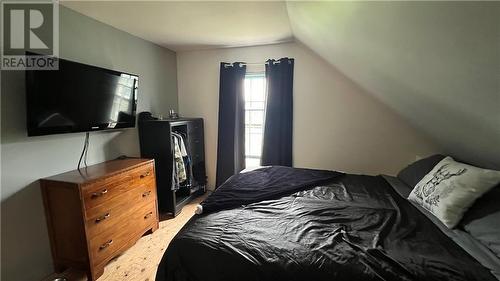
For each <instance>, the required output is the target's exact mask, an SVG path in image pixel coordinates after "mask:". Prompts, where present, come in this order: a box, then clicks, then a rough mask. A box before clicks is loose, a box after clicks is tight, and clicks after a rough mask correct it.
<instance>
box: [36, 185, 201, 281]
mask: <svg viewBox="0 0 500 281" xmlns="http://www.w3.org/2000/svg"><path fill="white" fill-rule="evenodd" d="M206 196H207V195H206V194H205V195H203V196H200V197H198V198H197V199H195V200H194V201H193V202H191V203H189V204H187V205H186V206H184V208H183V209H182V212H181V213H180V214H179V215H178V216H177V217H175V218H173V219H166V220H163V221H160V228H159V229H158V230H157V231H155V232H154V233H153V234H148V235H145V236H143V237H142V238H141V239H139V241H137V243H136V244H135V245H134V246H132V247H131V248H130V249H128V250H127V251H126V252H125V253H123V254H122V255H121V256H119V257H117V258H115V259H113V260H111V261H110V262H109V263H108V265H106V267H105V268H104V274H103V275H102V276H101V277H100V278H99V279H97V281H118V280H119V281H154V280H155V275H156V269H157V268H158V264H159V263H160V260H161V258H162V256H163V253H164V252H165V250H166V249H167V246H168V244H169V243H170V241H171V240H172V238H174V236H175V235H176V234H177V232H178V231H179V230H180V229H181V228H182V227H183V226H184V224H186V222H187V221H188V220H189V219H190V218H191V217H192V216H193V215H194V210H195V208H196V205H197V204H198V203H199V202H201V201H203V199H205V197H206ZM160 217H161V215H160ZM160 219H161V218H160ZM57 277H66V278H67V279H68V280H69V281H85V280H87V278H86V276H85V274H84V273H83V272H78V271H73V270H68V271H66V272H64V273H62V274H52V275H50V276H48V277H47V278H45V279H43V281H53V280H54V279H55V278H57Z"/></svg>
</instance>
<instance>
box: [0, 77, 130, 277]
mask: <svg viewBox="0 0 500 281" xmlns="http://www.w3.org/2000/svg"><path fill="white" fill-rule="evenodd" d="M1 75H2V82H3V83H2V85H1V93H2V96H1V116H2V119H1V121H2V124H1V143H2V147H1V149H2V159H1V161H2V162H1V169H2V179H1V195H2V196H1V198H2V199H1V200H2V201H1V229H2V233H1V265H2V271H1V280H9V281H25V280H40V279H41V278H43V277H44V276H47V275H48V274H50V273H51V272H52V270H53V267H52V258H51V252H50V243H49V238H48V231H47V224H46V219H45V213H44V207H43V201H42V196H41V190H40V184H39V181H38V179H39V178H43V177H48V176H52V175H54V174H58V173H62V172H65V171H69V170H73V169H75V168H76V164H77V161H78V158H79V156H80V153H81V149H82V147H83V140H84V134H83V133H75V134H62V135H48V136H39V137H27V132H26V105H25V104H26V102H25V94H24V93H25V85H24V83H25V75H24V72H23V71H2V73H1ZM137 140H138V137H137V130H136V129H126V130H120V131H106V132H95V133H91V139H90V150H89V154H88V157H89V158H88V160H89V164H91V163H97V162H102V161H105V160H109V159H114V158H116V157H118V156H120V155H123V154H126V155H139V148H138V141H137Z"/></svg>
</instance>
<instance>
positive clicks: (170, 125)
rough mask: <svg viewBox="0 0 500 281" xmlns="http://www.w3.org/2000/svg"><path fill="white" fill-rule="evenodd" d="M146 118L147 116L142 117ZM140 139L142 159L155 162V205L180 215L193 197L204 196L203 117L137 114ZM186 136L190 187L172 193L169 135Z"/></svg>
mask: <svg viewBox="0 0 500 281" xmlns="http://www.w3.org/2000/svg"><path fill="white" fill-rule="evenodd" d="M144 116H146V117H144ZM138 123H139V140H140V147H141V157H143V158H153V159H154V160H155V172H156V186H157V192H158V204H159V209H160V211H161V212H162V213H171V214H172V215H173V216H176V215H177V214H179V212H180V211H181V210H182V207H183V206H184V205H185V204H187V203H188V202H189V201H191V200H192V199H193V198H195V197H197V196H199V195H201V194H203V193H205V189H206V184H207V178H206V172H205V148H204V132H203V119H202V118H179V119H166V120H157V119H153V118H151V117H150V115H144V114H141V115H139V122H138ZM173 131H174V132H178V133H182V134H183V135H185V136H187V138H186V139H185V146H186V149H187V152H188V154H189V155H190V158H191V163H192V165H191V166H192V181H191V186H190V188H183V189H179V190H174V188H173V185H174V184H175V182H174V180H173V176H174V174H173V173H174V167H173V163H174V161H173V155H174V144H173V141H172V136H171V134H172V132H173Z"/></svg>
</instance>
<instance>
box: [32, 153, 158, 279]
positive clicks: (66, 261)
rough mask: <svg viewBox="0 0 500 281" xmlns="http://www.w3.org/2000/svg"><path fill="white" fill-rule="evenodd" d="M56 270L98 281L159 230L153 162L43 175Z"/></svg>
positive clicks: (103, 165)
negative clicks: (147, 235)
mask: <svg viewBox="0 0 500 281" xmlns="http://www.w3.org/2000/svg"><path fill="white" fill-rule="evenodd" d="M40 182H41V188H42V196H43V201H44V205H45V214H46V217H47V225H48V230H49V236H50V242H51V246H52V257H53V259H54V267H55V269H56V271H57V272H61V271H63V270H65V269H67V268H69V267H72V268H76V269H80V270H84V271H86V272H87V275H88V278H89V280H96V279H97V278H98V277H99V276H101V275H102V274H103V272H104V266H105V265H106V263H108V262H109V261H110V260H111V259H112V258H113V257H115V256H117V255H118V254H120V253H122V252H123V251H125V250H126V249H128V248H129V247H131V246H132V245H133V244H135V242H136V241H137V240H138V239H139V238H140V237H141V236H142V235H144V233H146V232H148V231H150V232H153V231H155V230H157V229H158V206H157V205H158V204H157V197H156V182H155V167H154V161H153V160H148V159H137V158H126V159H120V160H113V161H108V162H104V163H101V164H97V165H93V166H89V167H87V168H81V169H80V170H74V171H70V172H67V173H63V174H59V175H56V176H52V177H49V178H45V179H41V180H40Z"/></svg>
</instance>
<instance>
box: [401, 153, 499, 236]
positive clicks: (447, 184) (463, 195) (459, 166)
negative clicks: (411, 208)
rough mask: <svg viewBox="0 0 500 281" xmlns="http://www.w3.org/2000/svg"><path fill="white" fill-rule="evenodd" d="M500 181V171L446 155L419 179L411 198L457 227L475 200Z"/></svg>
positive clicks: (444, 221)
mask: <svg viewBox="0 0 500 281" xmlns="http://www.w3.org/2000/svg"><path fill="white" fill-rule="evenodd" d="M499 182H500V171H493V170H486V169H481V168H477V167H474V166H471V165H467V164H463V163H460V162H456V161H455V160H453V158H451V157H446V158H444V159H443V160H441V161H440V162H439V163H438V164H437V165H436V166H435V167H434V168H433V169H432V170H431V171H430V172H429V173H428V174H427V175H425V177H423V178H422V180H420V182H419V183H417V185H416V186H415V188H414V189H413V190H412V192H411V193H410V196H408V200H410V201H412V202H415V203H416V204H418V205H420V206H422V207H423V208H425V209H426V210H428V211H429V212H431V213H432V214H433V215H434V216H436V217H437V218H438V219H439V220H441V221H442V222H443V223H444V224H445V225H446V226H447V227H449V228H453V227H455V226H456V225H457V224H458V222H459V221H460V220H461V219H462V217H463V215H464V214H465V212H466V211H467V209H468V208H469V207H470V206H472V204H473V203H474V201H476V199H478V198H479V197H481V196H482V195H483V194H484V193H486V192H487V191H488V190H490V189H491V188H493V187H494V186H495V185H497V184H498V183H499Z"/></svg>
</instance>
